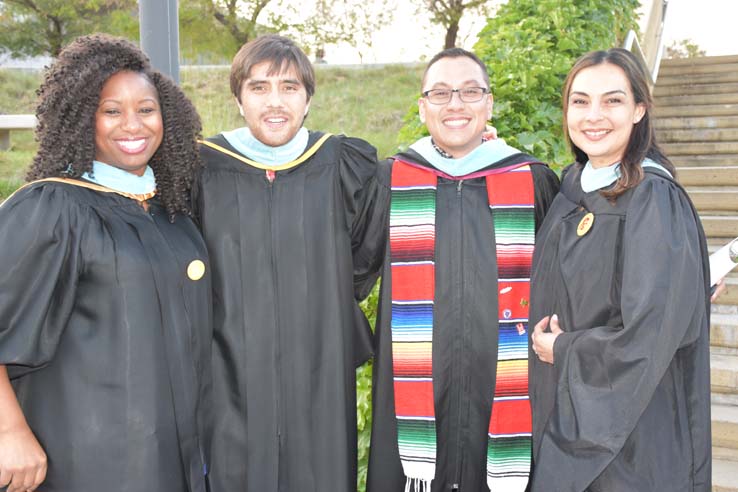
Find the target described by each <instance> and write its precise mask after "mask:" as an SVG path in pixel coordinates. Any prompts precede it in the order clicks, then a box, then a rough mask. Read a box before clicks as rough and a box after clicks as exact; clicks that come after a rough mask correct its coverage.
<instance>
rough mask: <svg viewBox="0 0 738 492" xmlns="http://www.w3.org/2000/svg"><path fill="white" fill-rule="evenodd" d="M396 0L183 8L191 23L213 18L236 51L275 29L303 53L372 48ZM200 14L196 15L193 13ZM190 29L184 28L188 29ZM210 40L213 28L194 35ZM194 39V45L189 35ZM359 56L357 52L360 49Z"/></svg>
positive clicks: (209, 1)
mask: <svg viewBox="0 0 738 492" xmlns="http://www.w3.org/2000/svg"><path fill="white" fill-rule="evenodd" d="M396 4H397V2H396V0H376V1H374V2H366V1H364V0H341V1H332V0H312V1H308V2H305V1H304V0H302V1H301V0H196V1H195V2H194V3H193V4H192V6H191V7H189V8H188V9H187V14H188V15H190V14H191V16H192V19H193V22H195V23H196V22H198V17H200V22H202V20H201V19H202V14H203V13H204V14H205V16H206V17H209V18H212V19H215V20H216V21H217V23H218V24H219V25H220V27H222V28H224V29H225V32H227V33H228V34H229V35H230V40H231V41H232V42H230V41H229V42H227V43H226V45H228V46H231V45H235V47H236V49H237V48H238V47H240V46H241V45H243V44H244V43H246V42H248V41H250V40H251V39H253V38H254V37H256V36H258V35H260V34H264V33H267V32H280V33H283V34H286V35H289V36H291V37H293V38H294V39H296V40H297V41H299V42H300V43H301V44H302V46H303V48H304V49H305V51H306V52H307V53H314V52H316V51H317V50H318V49H320V48H322V47H324V46H325V45H330V44H336V43H342V42H344V43H348V44H349V45H351V46H353V47H354V48H356V49H361V48H364V47H366V46H371V41H372V34H373V33H374V32H375V31H376V30H378V29H379V28H380V27H381V26H383V25H384V24H386V23H388V22H390V21H391V19H392V15H393V12H394V7H395V6H396ZM198 12H199V13H198ZM188 32H189V31H188ZM192 32H193V36H196V37H197V38H202V39H205V38H210V39H212V32H210V33H208V32H204V33H196V32H194V30H193V31H192ZM193 42H194V43H195V44H199V43H198V42H197V41H196V40H195V38H194V37H193ZM360 55H361V53H360Z"/></svg>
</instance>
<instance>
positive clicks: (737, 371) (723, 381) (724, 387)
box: [710, 347, 738, 395]
mask: <svg viewBox="0 0 738 492" xmlns="http://www.w3.org/2000/svg"><path fill="white" fill-rule="evenodd" d="M710 389H711V391H712V392H713V393H724V394H730V395H738V351H737V350H736V349H726V348H723V347H714V348H711V351H710Z"/></svg>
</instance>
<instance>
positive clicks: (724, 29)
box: [326, 0, 738, 63]
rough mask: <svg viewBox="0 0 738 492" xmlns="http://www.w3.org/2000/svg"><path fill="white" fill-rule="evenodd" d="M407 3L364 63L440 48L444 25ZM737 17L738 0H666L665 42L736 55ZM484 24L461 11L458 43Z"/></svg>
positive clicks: (424, 55)
mask: <svg viewBox="0 0 738 492" xmlns="http://www.w3.org/2000/svg"><path fill="white" fill-rule="evenodd" d="M409 3H410V2H402V1H400V2H398V4H399V5H398V8H397V10H396V13H395V18H394V22H393V24H392V25H390V26H387V27H386V28H385V29H383V30H382V31H380V32H378V33H377V34H376V35H375V37H374V45H373V47H372V48H371V50H367V53H365V55H364V62H365V63H375V62H378V63H387V62H413V61H422V60H424V59H428V58H430V57H431V56H432V55H433V54H434V53H436V52H438V51H440V50H441V49H442V48H443V46H442V44H443V36H444V32H443V30H442V29H441V28H438V27H435V26H433V27H429V23H428V21H426V20H424V19H421V18H418V16H417V14H416V13H415V11H414V7H412V6H410V5H409ZM737 22H738V0H669V6H668V9H667V19H666V28H665V31H664V39H665V43H666V45H670V44H671V43H672V42H673V41H681V40H682V39H690V40H692V41H693V42H695V43H697V45H699V46H700V48H701V49H703V50H705V51H707V54H708V55H738V29H736V23H737ZM484 24H485V22H484V19H478V18H477V19H475V18H471V17H470V16H465V17H464V18H463V19H462V26H461V30H460V36H459V40H460V44H461V45H462V46H463V47H464V48H467V49H470V48H471V47H472V46H473V45H474V42H475V41H476V35H477V33H478V32H479V30H480V29H481V28H482V27H484ZM326 59H327V60H328V62H329V63H359V61H360V59H359V56H358V54H357V52H356V50H355V49H353V48H351V47H344V48H334V47H329V48H328V50H327V53H326Z"/></svg>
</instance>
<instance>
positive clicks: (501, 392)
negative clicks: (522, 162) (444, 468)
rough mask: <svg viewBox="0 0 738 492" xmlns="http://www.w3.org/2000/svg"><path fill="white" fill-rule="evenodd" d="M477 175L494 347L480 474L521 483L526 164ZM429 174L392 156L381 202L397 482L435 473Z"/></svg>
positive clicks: (492, 483)
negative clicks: (386, 239) (486, 231)
mask: <svg viewBox="0 0 738 492" xmlns="http://www.w3.org/2000/svg"><path fill="white" fill-rule="evenodd" d="M492 172H493V173H495V174H488V175H486V179H487V194H488V197H489V204H490V209H491V210H492V214H493V218H494V223H495V237H496V240H497V263H498V266H499V274H498V277H499V279H498V284H499V290H500V293H499V296H498V297H499V305H500V311H499V320H500V323H499V327H500V328H499V342H498V345H499V349H498V362H497V381H496V385H495V388H496V389H495V395H494V405H493V408H492V414H491V417H490V423H489V434H488V436H489V439H488V450H487V484H488V486H489V487H490V489H491V490H492V491H493V492H495V491H516V490H520V491H522V490H525V487H526V485H527V483H528V475H529V472H530V456H531V417H530V404H529V402H528V365H527V364H528V336H527V333H526V330H527V325H528V301H527V300H528V292H529V277H530V267H531V261H532V257H533V240H534V234H535V231H534V227H535V224H534V222H535V221H534V215H533V210H534V208H533V195H534V193H533V179H532V176H531V173H530V168H529V167H528V166H520V167H517V168H515V169H512V170H502V171H500V170H495V171H492ZM437 181H438V178H437V176H436V175H435V174H434V173H433V172H430V171H428V170H427V169H425V168H420V167H416V166H413V165H411V164H408V163H405V162H403V161H400V160H395V162H394V165H393V168H392V202H391V208H390V263H391V272H392V321H391V331H392V358H393V376H394V392H395V415H396V417H397V442H398V448H399V452H400V460H401V461H402V468H403V472H404V473H405V476H406V477H407V482H406V486H405V490H406V491H410V490H414V491H428V492H430V484H431V482H432V480H433V478H434V476H435V460H436V427H435V408H434V400H433V364H432V346H433V345H432V342H433V303H434V298H435V220H436V187H437Z"/></svg>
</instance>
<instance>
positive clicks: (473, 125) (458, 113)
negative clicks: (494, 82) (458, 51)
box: [418, 56, 492, 159]
mask: <svg viewBox="0 0 738 492" xmlns="http://www.w3.org/2000/svg"><path fill="white" fill-rule="evenodd" d="M465 87H484V88H487V84H486V83H485V77H484V74H483V73H482V68H481V67H480V66H479V65H478V64H477V63H476V62H475V61H474V60H472V59H471V58H468V57H466V56H459V57H454V58H450V57H449V58H441V59H440V60H438V61H437V62H435V63H434V64H433V65H431V66H430V67H429V68H428V71H427V72H426V75H425V83H424V84H423V90H422V92H425V91H428V90H432V89H463V88H465ZM418 109H419V111H420V121H422V122H423V123H425V126H426V127H428V131H429V132H430V134H431V137H433V141H434V142H435V143H436V145H438V146H439V147H440V148H441V149H443V150H444V151H446V152H447V153H449V154H451V155H452V156H453V157H454V158H457V159H458V158H460V157H464V156H465V155H466V154H468V153H469V152H471V151H472V150H474V149H475V148H476V147H478V146H479V145H480V144H481V143H482V134H483V133H484V129H485V127H486V124H487V121H488V120H489V119H490V118H491V117H492V95H491V94H486V95H485V96H484V97H483V98H482V99H481V100H480V101H477V102H473V103H465V102H463V101H462V100H461V98H460V97H459V94H458V93H457V92H454V93H453V94H452V97H451V100H450V101H449V102H448V103H446V104H432V103H431V102H429V101H428V100H427V98H425V97H421V98H420V99H419V100H418Z"/></svg>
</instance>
